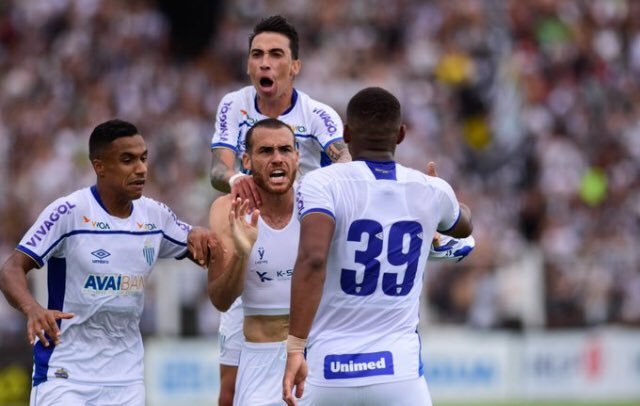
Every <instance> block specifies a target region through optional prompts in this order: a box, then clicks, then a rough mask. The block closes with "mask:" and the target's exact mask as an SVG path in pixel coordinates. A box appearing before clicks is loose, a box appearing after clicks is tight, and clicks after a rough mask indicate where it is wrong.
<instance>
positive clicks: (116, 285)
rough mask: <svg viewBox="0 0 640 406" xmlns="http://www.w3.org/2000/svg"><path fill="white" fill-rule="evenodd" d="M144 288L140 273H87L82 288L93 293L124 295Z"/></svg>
mask: <svg viewBox="0 0 640 406" xmlns="http://www.w3.org/2000/svg"><path fill="white" fill-rule="evenodd" d="M143 289H144V277H143V276H142V275H123V274H89V275H88V276H87V278H86V279H85V281H84V285H83V287H82V290H83V291H84V292H85V293H90V294H93V295H96V294H102V295H113V296H124V295H132V294H135V293H138V292H141V291H142V290H143Z"/></svg>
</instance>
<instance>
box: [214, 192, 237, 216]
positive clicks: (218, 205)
mask: <svg viewBox="0 0 640 406" xmlns="http://www.w3.org/2000/svg"><path fill="white" fill-rule="evenodd" d="M232 200H233V199H232V197H231V195H230V194H225V195H222V196H220V197H218V198H216V199H215V200H214V201H213V202H212V203H211V211H212V212H213V211H214V210H215V211H219V210H224V209H228V208H229V207H231V201H232Z"/></svg>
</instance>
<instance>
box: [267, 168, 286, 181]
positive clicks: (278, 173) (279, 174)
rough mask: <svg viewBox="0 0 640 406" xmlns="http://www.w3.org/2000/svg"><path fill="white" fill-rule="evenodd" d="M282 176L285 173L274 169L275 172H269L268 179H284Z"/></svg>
mask: <svg viewBox="0 0 640 406" xmlns="http://www.w3.org/2000/svg"><path fill="white" fill-rule="evenodd" d="M284 176H285V173H284V171H283V170H281V169H276V170H275V171H273V172H271V174H270V175H269V177H270V178H271V179H274V180H281V179H284Z"/></svg>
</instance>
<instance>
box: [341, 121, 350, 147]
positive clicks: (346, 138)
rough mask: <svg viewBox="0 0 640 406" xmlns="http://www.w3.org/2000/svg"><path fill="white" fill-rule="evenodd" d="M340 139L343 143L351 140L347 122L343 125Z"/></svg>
mask: <svg viewBox="0 0 640 406" xmlns="http://www.w3.org/2000/svg"><path fill="white" fill-rule="evenodd" d="M342 139H343V140H344V142H345V144H348V143H350V142H351V133H350V132H349V126H348V125H347V124H345V125H344V130H343V131H342Z"/></svg>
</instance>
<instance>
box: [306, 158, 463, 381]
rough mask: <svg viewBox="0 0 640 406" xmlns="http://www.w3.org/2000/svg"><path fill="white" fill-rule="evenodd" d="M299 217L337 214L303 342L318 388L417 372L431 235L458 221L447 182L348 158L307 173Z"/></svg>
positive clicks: (397, 167)
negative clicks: (321, 282)
mask: <svg viewBox="0 0 640 406" xmlns="http://www.w3.org/2000/svg"><path fill="white" fill-rule="evenodd" d="M296 204H297V208H298V214H299V218H300V219H302V218H303V217H304V216H305V215H307V214H309V213H316V212H320V213H324V214H326V215H328V216H331V217H333V218H334V219H335V222H336V225H335V231H334V234H333V240H332V242H331V247H330V251H329V257H328V261H327V274H326V279H325V283H324V288H323V293H322V299H321V301H320V305H319V307H318V311H317V314H316V317H315V319H314V322H313V325H312V328H311V332H310V334H309V341H308V345H307V361H308V365H309V376H308V378H307V381H308V382H309V383H311V384H313V385H316V386H363V385H371V384H376V383H383V382H393V381H401V380H407V379H414V378H416V377H418V376H421V375H422V362H421V359H420V338H419V336H418V331H417V328H418V310H419V301H420V294H421V292H422V281H423V274H424V271H425V267H426V264H427V257H428V256H429V248H430V246H431V240H432V237H433V235H434V232H435V231H436V230H440V231H447V230H449V229H451V228H452V227H453V226H454V225H455V224H456V222H457V221H458V218H459V215H460V207H459V204H458V201H457V199H456V197H455V194H454V192H453V190H452V189H451V187H450V186H449V184H448V183H447V182H445V181H444V180H442V179H439V178H435V177H430V176H427V175H425V174H423V173H421V172H419V171H416V170H413V169H409V168H406V167H403V166H401V165H399V164H397V163H395V162H369V161H354V162H351V163H345V164H340V165H332V166H329V167H326V168H322V169H318V170H316V171H313V172H311V173H309V174H307V175H306V176H305V177H304V178H303V179H302V180H301V184H300V188H299V190H298V193H297V194H296Z"/></svg>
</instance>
